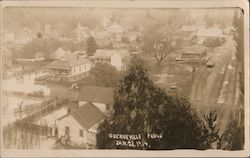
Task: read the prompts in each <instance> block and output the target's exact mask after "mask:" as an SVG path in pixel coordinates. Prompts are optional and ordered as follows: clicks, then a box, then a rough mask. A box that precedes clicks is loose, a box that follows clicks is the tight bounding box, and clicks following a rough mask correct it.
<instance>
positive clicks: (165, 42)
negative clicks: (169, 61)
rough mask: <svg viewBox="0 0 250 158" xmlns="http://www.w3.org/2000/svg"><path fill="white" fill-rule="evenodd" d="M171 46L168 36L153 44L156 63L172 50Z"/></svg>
mask: <svg viewBox="0 0 250 158" xmlns="http://www.w3.org/2000/svg"><path fill="white" fill-rule="evenodd" d="M172 50H173V47H172V44H171V40H170V39H169V38H164V39H162V40H160V41H159V42H156V43H155V44H154V57H155V59H156V61H157V63H158V64H161V62H162V61H163V60H164V59H165V58H166V57H167V56H168V55H169V54H170V53H171V52H172Z"/></svg>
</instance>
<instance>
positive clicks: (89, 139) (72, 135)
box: [58, 102, 105, 148]
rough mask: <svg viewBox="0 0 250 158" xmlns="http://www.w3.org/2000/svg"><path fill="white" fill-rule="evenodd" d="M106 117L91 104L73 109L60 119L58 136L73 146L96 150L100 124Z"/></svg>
mask: <svg viewBox="0 0 250 158" xmlns="http://www.w3.org/2000/svg"><path fill="white" fill-rule="evenodd" d="M104 117H105V115H104V114H103V113H102V112H101V111H100V110H99V109H98V108H97V107H96V106H94V105H93V104H92V103H91V102H88V103H86V104H83V105H81V106H78V107H77V108H74V109H71V110H69V111H68V113H67V114H66V115H65V116H62V117H61V118H59V119H58V136H59V138H61V139H63V138H65V137H66V138H67V139H68V140H69V142H70V145H72V146H81V147H85V148H94V147H95V145H96V134H97V128H98V124H99V123H100V122H101V121H102V120H103V119H104Z"/></svg>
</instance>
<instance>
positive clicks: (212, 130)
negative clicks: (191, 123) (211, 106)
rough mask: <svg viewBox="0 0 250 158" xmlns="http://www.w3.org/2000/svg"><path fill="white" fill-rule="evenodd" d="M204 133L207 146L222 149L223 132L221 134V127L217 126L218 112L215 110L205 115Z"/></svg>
mask: <svg viewBox="0 0 250 158" xmlns="http://www.w3.org/2000/svg"><path fill="white" fill-rule="evenodd" d="M204 119H205V121H204V124H203V126H204V133H205V135H206V136H207V137H206V146H208V147H209V148H216V149H220V148H221V147H222V138H223V134H221V135H220V133H219V132H220V129H219V128H218V127H217V121H218V120H217V113H216V111H215V110H212V111H209V113H208V114H207V115H204Z"/></svg>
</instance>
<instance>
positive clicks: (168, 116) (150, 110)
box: [97, 61, 206, 150]
mask: <svg viewBox="0 0 250 158" xmlns="http://www.w3.org/2000/svg"><path fill="white" fill-rule="evenodd" d="M110 133H113V134H142V138H141V139H142V141H146V142H147V143H148V144H149V146H144V147H143V146H142V147H141V146H137V147H128V146H116V141H115V140H114V139H110V138H108V135H109V134H110ZM147 134H161V135H162V136H163V138H161V139H150V138H148V137H147ZM205 141H206V137H205V136H204V135H203V126H202V122H201V120H199V118H198V116H197V114H196V113H195V111H194V110H193V109H192V107H191V105H190V103H189V102H188V101H187V100H186V99H183V98H176V97H171V96H168V95H166V94H165V92H164V91H163V90H161V89H160V88H158V87H156V86H155V85H154V83H153V82H152V81H151V80H150V79H149V78H148V74H147V70H146V69H145V67H144V66H143V64H142V62H141V61H134V62H132V66H131V67H130V69H129V71H128V72H127V74H126V75H125V76H124V78H123V79H122V80H121V81H120V84H119V85H118V86H117V87H116V89H115V94H114V113H113V114H112V116H111V117H109V118H107V119H105V120H104V121H103V122H102V123H101V124H100V125H99V129H98V133H97V148H99V149H124V148H125V149H128V148H133V149H152V150H153V149H177V148H179V149H180V148H188V149H189V148H196V149H197V148H198V149H203V148H206V143H205Z"/></svg>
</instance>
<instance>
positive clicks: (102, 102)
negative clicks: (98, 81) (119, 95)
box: [77, 86, 114, 115]
mask: <svg viewBox="0 0 250 158" xmlns="http://www.w3.org/2000/svg"><path fill="white" fill-rule="evenodd" d="M113 95H114V90H113V88H111V87H100V86H83V87H81V91H80V92H79V95H78V97H77V101H78V102H79V106H81V105H83V104H86V103H88V102H91V103H93V105H95V106H96V107H97V108H98V109H99V110H100V111H101V112H103V113H104V114H105V115H108V114H109V113H111V112H112V106H113V103H114V99H113Z"/></svg>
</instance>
